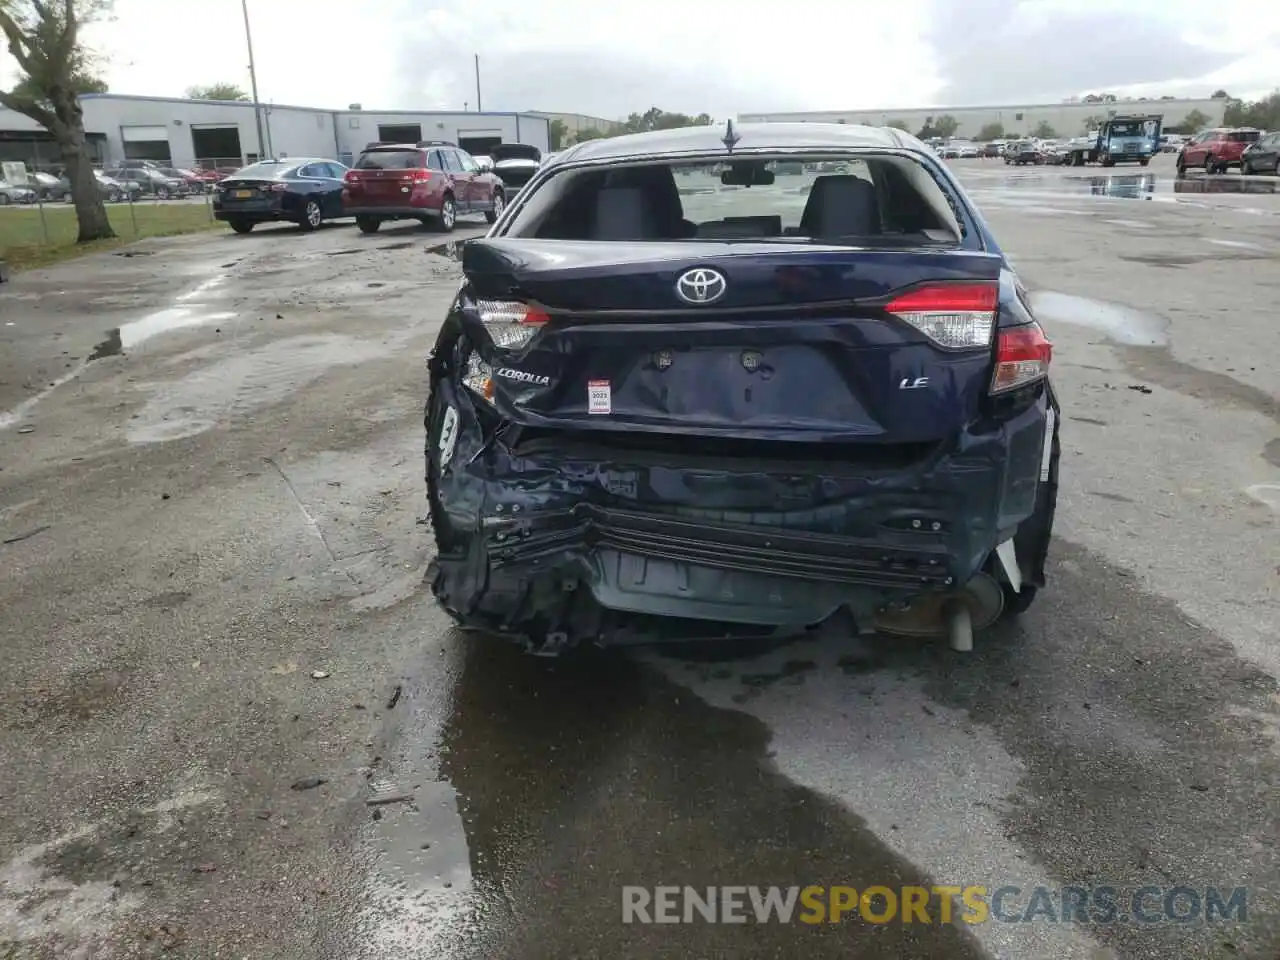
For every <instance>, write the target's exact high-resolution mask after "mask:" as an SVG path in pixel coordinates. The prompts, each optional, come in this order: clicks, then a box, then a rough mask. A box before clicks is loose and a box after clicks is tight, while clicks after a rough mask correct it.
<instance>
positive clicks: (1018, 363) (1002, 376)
mask: <svg viewBox="0 0 1280 960" xmlns="http://www.w3.org/2000/svg"><path fill="white" fill-rule="evenodd" d="M1052 359H1053V344H1051V343H1050V342H1049V338H1048V337H1046V336H1045V335H1044V331H1043V330H1041V329H1040V325H1039V324H1038V323H1028V324H1026V325H1024V326H1021V327H1013V328H1011V329H1008V330H1001V331H1000V333H999V335H998V336H997V338H996V372H995V374H993V375H992V377H991V392H992V393H1004V392H1006V391H1009V390H1016V389H1017V388H1019V387H1025V386H1027V385H1028V384H1032V383H1035V382H1036V381H1037V380H1043V379H1044V378H1045V377H1047V376H1048V375H1049V361H1050V360H1052Z"/></svg>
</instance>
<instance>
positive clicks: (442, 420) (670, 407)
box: [426, 123, 1059, 654]
mask: <svg viewBox="0 0 1280 960" xmlns="http://www.w3.org/2000/svg"><path fill="white" fill-rule="evenodd" d="M462 267H463V272H464V274H465V276H464V279H463V282H462V284H461V286H460V288H459V290H458V294H457V297H456V299H455V300H454V302H453V305H452V307H451V309H450V311H449V314H448V316H447V317H446V318H445V322H444V324H443V327H442V329H441V331H440V335H439V338H438V340H437V342H436V345H435V349H434V351H433V353H432V356H431V359H430V363H429V371H430V398H429V400H428V403H427V411H426V428H427V443H426V462H427V489H428V497H429V501H430V504H429V505H430V515H431V521H432V524H433V528H434V533H435V538H436V543H437V547H438V556H437V558H436V560H435V562H434V564H433V566H432V570H431V574H430V577H431V583H432V587H433V590H434V592H435V595H436V597H437V599H438V600H439V601H440V603H441V604H442V605H443V606H444V607H445V609H446V610H448V611H449V613H450V614H451V615H452V616H453V617H454V618H455V619H456V620H457V621H459V622H460V623H462V624H464V625H465V626H468V627H473V628H476V629H479V630H483V631H486V632H490V633H496V634H500V635H505V636H509V637H511V638H513V639H516V640H518V641H520V642H522V643H523V644H525V645H526V647H527V648H528V649H529V650H530V651H532V652H536V653H543V654H554V653H557V652H559V651H561V650H563V649H565V648H566V647H568V646H571V645H574V644H577V643H580V642H583V641H586V642H593V643H599V644H606V645H608V644H622V643H643V642H651V641H655V640H676V639H679V640H688V639H697V638H707V639H710V638H717V639H720V638H748V637H750V638H761V637H788V636H792V635H796V634H802V633H805V632H808V631H814V630H833V629H834V630H839V631H848V630H858V631H861V632H873V631H885V632H890V633H900V634H914V635H934V634H936V635H946V636H949V637H950V641H951V645H952V646H953V647H954V648H955V649H958V650H967V649H970V647H971V644H972V635H973V630H974V629H975V628H983V627H986V626H988V625H990V624H991V623H993V622H994V621H995V620H996V619H997V618H998V617H1000V616H1001V615H1002V614H1003V615H1008V614H1011V613H1019V612H1021V611H1023V610H1025V609H1026V608H1027V606H1028V605H1029V604H1030V603H1031V601H1032V600H1033V599H1034V597H1035V594H1036V591H1037V589H1039V588H1041V587H1043V585H1044V565H1045V555H1046V552H1047V550H1048V546H1049V540H1050V536H1051V531H1052V526H1053V514H1054V508H1055V504H1056V500H1057V470H1058V419H1059V418H1058V416H1057V401H1056V400H1055V398H1054V395H1053V390H1052V388H1051V386H1050V383H1049V361H1050V356H1051V347H1050V344H1049V341H1048V340H1047V338H1046V337H1045V334H1044V332H1043V331H1042V330H1041V328H1040V326H1039V325H1038V324H1037V323H1036V321H1035V318H1034V317H1033V316H1032V313H1031V310H1030V308H1029V306H1028V303H1027V298H1026V294H1025V291H1024V290H1023V289H1022V286H1021V284H1020V283H1019V281H1018V279H1017V277H1016V275H1015V274H1014V272H1013V270H1012V268H1011V267H1010V265H1009V263H1008V262H1007V261H1006V259H1005V257H1004V255H1003V254H1002V252H1001V250H1000V248H999V246H998V245H997V244H996V241H995V239H994V238H993V237H992V235H991V233H990V231H989V230H988V229H987V227H986V225H985V224H984V222H983V221H982V219H981V217H980V216H979V214H978V212H977V210H976V209H975V208H974V206H973V205H972V203H971V202H970V201H969V200H968V199H967V197H966V196H965V194H964V192H963V190H962V189H961V188H960V185H959V184H958V183H957V182H956V181H955V180H954V179H953V178H952V177H951V175H950V174H949V173H948V172H947V169H946V167H945V166H943V165H942V164H941V163H940V162H939V161H938V160H937V159H936V157H935V155H934V154H933V153H932V152H931V151H930V150H929V149H928V148H927V147H925V146H924V144H922V143H921V142H920V141H919V140H917V139H916V138H915V137H912V136H911V135H909V134H906V133H902V132H900V131H897V130H892V129H877V128H870V127H860V126H845V125H826V124H813V123H806V124H781V123H779V124H758V125H745V124H744V125H742V126H737V127H735V126H734V125H733V124H731V123H730V124H728V125H726V126H724V127H714V128H713V127H696V128H690V129H683V130H670V131H663V132H655V133H648V134H638V135H635V136H627V137H618V138H615V139H610V140H597V141H592V142H589V143H584V144H580V145H578V146H576V147H572V148H570V149H568V150H566V151H564V152H563V153H561V154H559V155H558V156H557V157H555V159H554V160H553V161H552V162H551V163H549V164H547V165H545V166H544V167H542V168H541V169H540V170H539V171H538V172H537V173H536V174H535V175H534V177H533V179H532V180H531V181H530V182H529V184H528V186H527V187H526V188H525V189H524V190H523V191H521V193H520V195H519V198H518V199H517V200H516V201H515V202H513V203H512V204H511V205H510V206H509V207H508V208H507V210H506V212H505V214H504V215H503V216H502V218H501V219H499V220H498V222H497V223H496V224H494V226H493V228H492V230H490V232H489V234H488V236H486V237H485V238H483V239H479V240H473V241H471V242H469V243H467V244H466V245H465V246H464V248H463V252H462Z"/></svg>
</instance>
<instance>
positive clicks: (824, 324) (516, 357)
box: [462, 239, 1001, 443]
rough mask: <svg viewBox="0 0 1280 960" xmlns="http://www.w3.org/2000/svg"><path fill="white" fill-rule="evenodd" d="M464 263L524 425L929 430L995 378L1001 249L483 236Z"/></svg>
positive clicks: (472, 306)
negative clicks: (703, 298)
mask: <svg viewBox="0 0 1280 960" xmlns="http://www.w3.org/2000/svg"><path fill="white" fill-rule="evenodd" d="M462 262H463V270H464V272H465V274H466V277H467V280H468V288H469V292H468V293H466V294H464V303H466V304H467V309H468V311H469V315H470V316H471V317H473V318H474V321H473V322H475V323H478V324H481V325H482V326H483V327H484V329H485V330H486V332H487V334H488V336H487V337H480V338H477V339H478V340H479V341H481V342H485V346H483V347H482V348H481V349H480V352H481V354H483V355H484V360H485V362H486V363H487V364H488V365H489V366H490V367H491V368H492V371H493V375H492V381H491V383H492V387H491V392H492V394H493V402H494V403H495V404H496V405H497V406H498V408H499V409H500V410H501V412H502V413H503V414H504V415H505V416H506V417H508V418H510V419H511V420H513V421H515V422H517V423H521V424H524V425H526V426H531V427H541V428H552V429H566V430H575V431H576V430H591V431H627V432H653V433H668V434H673V433H674V434H692V435H698V436H707V437H712V436H715V437H725V438H739V439H760V440H797V441H808V442H838V443H848V442H858V443H863V442H880V443H884V442H889V443H895V442H903V443H920V442H925V441H935V440H939V439H942V438H944V437H949V436H952V435H954V434H955V432H956V431H957V429H958V428H959V427H960V426H962V425H963V424H965V423H966V422H969V421H971V420H973V419H975V418H976V417H977V416H978V415H979V404H980V403H981V401H982V398H983V396H984V394H985V391H986V389H987V387H988V385H989V384H990V382H991V372H992V350H991V337H992V335H993V330H994V325H995V312H996V301H997V298H998V282H999V277H1000V271H1001V259H1000V257H999V256H998V255H996V254H991V253H985V252H981V251H972V250H958V249H955V248H954V247H951V246H947V245H941V244H940V245H937V246H927V247H923V248H921V247H884V246H880V247H864V248H856V249H855V248H849V247H834V246H823V245H815V244H810V243H807V242H804V241H797V242H795V243H789V242H785V241H784V242H780V243H779V242H769V243H750V242H747V243H711V242H670V243H667V242H644V243H628V242H589V241H584V242H575V241H561V240H556V241H539V240H524V239H520V240H508V239H484V240H473V241H471V242H469V243H467V244H466V246H465V247H464V248H463V257H462ZM691 271H692V272H691ZM708 284H709V285H710V286H709V287H708ZM721 284H722V286H721ZM708 289H710V290H711V292H712V293H713V294H714V293H717V292H718V293H719V294H720V295H719V296H718V297H712V298H711V300H710V301H709V302H701V303H698V302H689V298H693V299H694V300H696V299H697V297H698V296H699V295H700V293H699V291H700V290H701V291H702V293H704V294H705V293H706V291H707V290H708ZM681 290H683V292H684V297H683V298H682V294H681V292H680V291H681ZM468 297H473V298H474V300H468V299H467V298H468ZM521 304H523V305H528V308H527V309H528V314H529V315H528V316H527V317H524V318H523V319H524V322H523V323H521V321H520V320H517V321H516V324H517V327H518V330H517V334H516V335H514V336H509V335H508V334H509V332H510V331H508V330H507V325H509V324H508V323H507V321H505V320H504V319H503V318H504V317H505V318H507V319H508V320H509V318H510V317H511V316H512V315H513V311H514V313H515V314H517V315H519V316H521V317H523V311H525V310H526V307H524V306H520V305H521ZM531 329H532V330H536V332H534V333H533V335H532V337H531V338H529V339H527V340H526V341H525V342H523V343H522V342H521V337H522V336H523V337H528V334H529V333H530V330H531ZM925 331H929V333H926V332H925ZM958 331H967V333H963V336H962V334H961V333H960V332H958ZM930 333H932V334H933V336H931V335H930ZM486 341H488V342H486ZM497 343H504V344H507V346H506V347H497V346H495V344H497Z"/></svg>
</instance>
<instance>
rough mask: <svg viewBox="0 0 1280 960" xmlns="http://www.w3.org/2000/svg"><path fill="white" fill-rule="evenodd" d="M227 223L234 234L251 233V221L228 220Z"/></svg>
mask: <svg viewBox="0 0 1280 960" xmlns="http://www.w3.org/2000/svg"><path fill="white" fill-rule="evenodd" d="M227 222H228V223H229V224H230V226H231V229H232V230H234V231H235V232H236V233H251V232H252V231H253V221H252V220H228V221H227Z"/></svg>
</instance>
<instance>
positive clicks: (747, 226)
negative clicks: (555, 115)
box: [504, 153, 962, 246]
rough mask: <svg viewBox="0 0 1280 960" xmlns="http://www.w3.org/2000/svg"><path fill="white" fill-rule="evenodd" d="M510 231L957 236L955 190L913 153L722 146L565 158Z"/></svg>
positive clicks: (712, 236)
mask: <svg viewBox="0 0 1280 960" xmlns="http://www.w3.org/2000/svg"><path fill="white" fill-rule="evenodd" d="M504 235H506V236H513V237H536V238H540V239H548V240H600V241H610V240H615V241H637V240H639V241H644V240H653V241H663V240H694V241H697V240H707V241H715V242H721V243H723V242H730V243H732V242H756V243H760V242H765V243H767V242H769V241H780V242H788V243H795V242H806V241H808V242H813V243H824V244H834V245H852V246H863V245H875V244H880V245H906V246H918V245H934V244H949V245H955V244H957V243H959V242H960V240H961V236H962V234H961V229H960V225H959V223H958V222H957V219H956V215H955V213H954V212H953V207H952V201H951V200H950V199H949V198H948V195H947V194H946V193H944V192H943V189H942V187H940V186H939V184H938V182H937V181H936V180H935V179H934V178H933V176H932V175H931V174H930V173H929V171H928V170H926V169H925V168H924V167H923V166H921V164H920V163H919V162H917V161H916V160H914V159H912V158H910V157H906V156H896V155H875V154H871V155H868V154H863V155H859V156H852V155H849V154H846V155H844V156H839V157H834V156H832V155H830V154H829V153H828V154H825V155H813V156H795V155H790V156H787V157H785V158H784V157H779V158H777V159H776V160H774V159H770V158H767V157H751V158H743V159H740V160H734V161H732V162H731V163H730V162H726V161H724V160H723V158H722V157H716V158H714V159H708V160H703V161H684V160H682V161H680V162H677V163H659V164H654V163H643V164H635V165H631V166H610V167H609V168H608V169H607V170H600V169H585V170H566V171H563V172H561V173H559V174H557V175H554V176H552V177H550V178H548V179H547V180H544V181H542V184H541V185H540V186H539V187H538V188H537V191H536V192H535V193H534V194H533V195H532V196H530V197H529V198H528V200H527V201H526V202H525V204H524V205H522V206H521V207H520V208H519V209H518V212H517V215H516V217H515V219H514V220H513V221H512V223H511V224H510V226H509V228H508V229H507V230H506V231H505V233H504Z"/></svg>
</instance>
